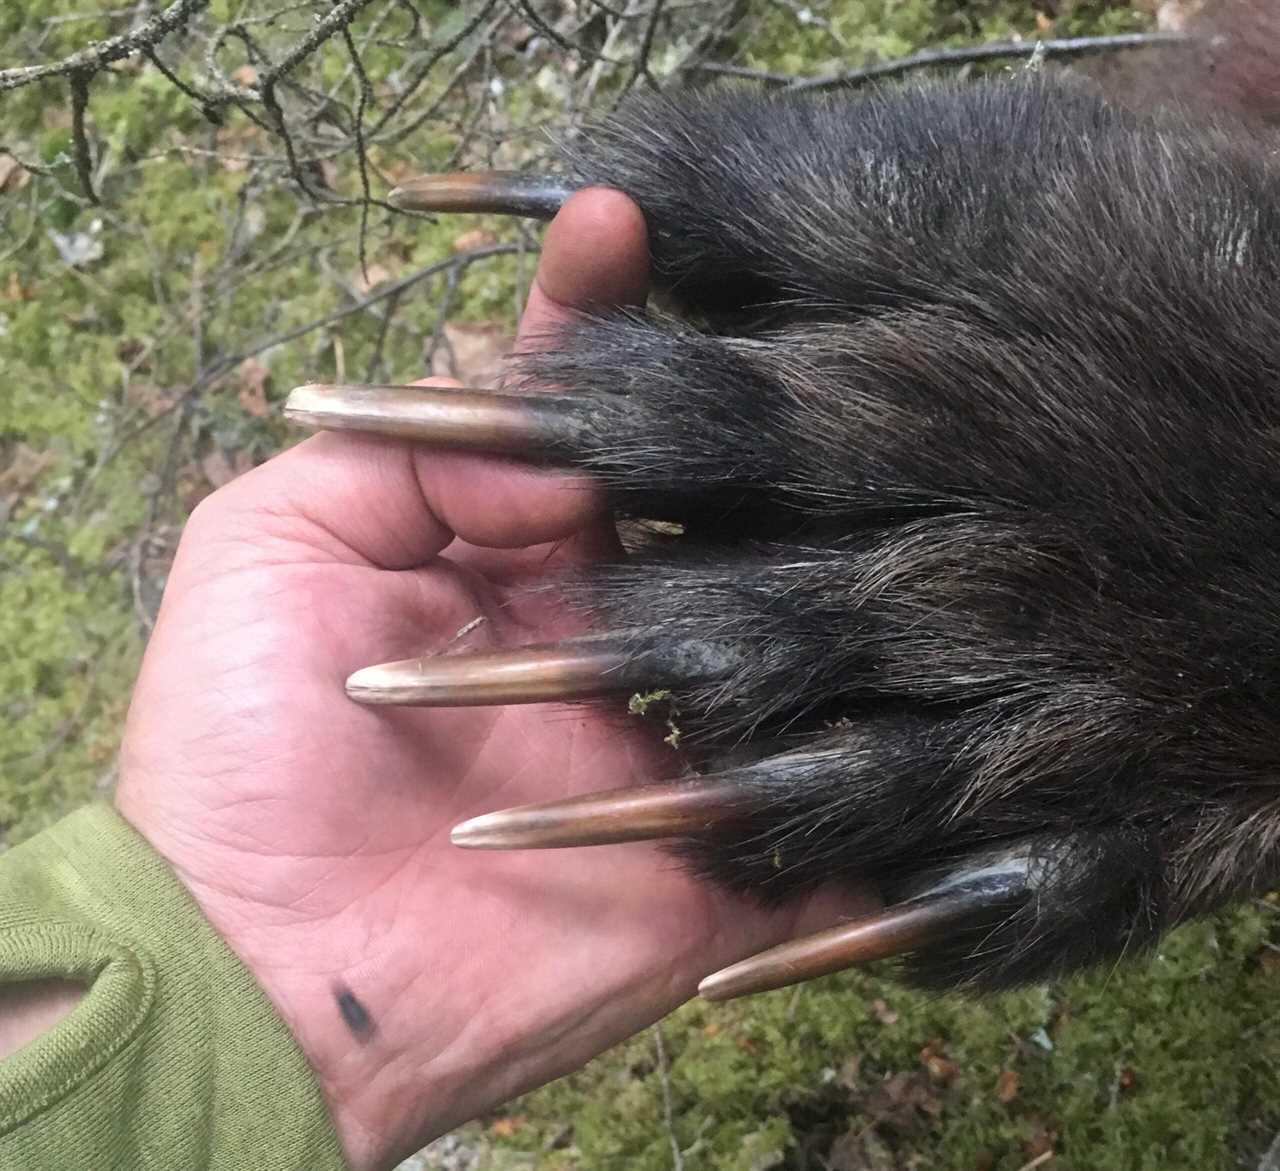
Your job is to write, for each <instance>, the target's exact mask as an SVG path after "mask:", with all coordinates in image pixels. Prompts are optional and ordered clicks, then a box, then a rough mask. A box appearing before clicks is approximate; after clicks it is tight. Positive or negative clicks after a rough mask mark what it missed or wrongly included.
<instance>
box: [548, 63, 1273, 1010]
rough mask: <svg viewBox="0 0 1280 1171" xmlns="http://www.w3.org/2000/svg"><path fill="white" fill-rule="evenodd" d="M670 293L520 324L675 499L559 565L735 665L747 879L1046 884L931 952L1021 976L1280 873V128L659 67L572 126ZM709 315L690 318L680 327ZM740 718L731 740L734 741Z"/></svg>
mask: <svg viewBox="0 0 1280 1171" xmlns="http://www.w3.org/2000/svg"><path fill="white" fill-rule="evenodd" d="M568 165H569V168H570V170H571V172H572V173H573V175H574V176H575V178H576V179H577V180H578V181H580V182H582V183H592V184H606V185H609V186H613V187H619V188H621V189H623V190H624V191H627V192H628V193H630V194H631V195H632V196H633V197H634V198H635V199H636V201H637V202H638V203H639V205H640V207H641V208H642V209H643V211H644V213H645V216H646V219H647V221H648V225H649V229H650V233H651V242H652V252H653V265H654V270H655V273H656V275H657V278H658V280H659V282H660V284H661V285H662V286H663V287H664V288H665V289H666V290H667V291H668V293H669V294H670V295H671V296H672V297H674V298H675V300H676V301H677V303H678V304H679V305H680V306H681V308H682V310H683V313H684V315H685V319H684V320H681V319H679V318H676V317H672V316H666V315H663V314H661V313H658V312H631V311H616V312H610V313H604V314H601V315H599V316H595V317H585V318H583V319H581V320H578V321H577V322H575V323H573V324H571V325H570V326H568V327H567V328H566V329H565V330H564V331H563V333H562V334H561V335H560V337H559V338H558V339H557V341H556V344H555V345H554V346H553V347H552V348H550V349H547V350H542V351H539V352H536V353H531V354H529V355H526V356H525V357H524V359H523V364H522V369H523V374H524V376H525V377H526V378H527V379H529V380H530V381H531V382H533V383H536V384H537V385H539V386H555V387H559V388H562V389H563V390H565V391H567V392H570V393H573V394H577V395H581V396H585V397H588V398H589V399H590V400H591V404H592V412H591V418H592V425H591V427H590V428H589V429H588V432H587V433H586V434H585V436H584V437H583V438H582V441H581V448H580V449H579V450H578V451H577V452H576V453H575V456H574V458H575V462H577V463H579V464H580V465H582V466H585V467H588V468H591V469H593V470H594V471H595V472H597V473H598V474H599V475H600V476H601V477H602V478H603V479H604V481H605V482H606V483H607V484H608V485H609V487H610V489H611V490H612V492H613V493H614V496H615V499H616V501H617V502H618V504H619V506H620V507H621V508H623V509H624V510H626V511H628V512H630V513H631V514H633V515H637V516H642V517H650V518H660V519H663V520H667V521H675V522H679V523H680V524H681V525H683V526H684V534H683V536H681V537H680V538H678V539H674V540H670V541H668V542H666V543H664V545H662V546H661V547H658V548H651V549H649V550H647V551H642V552H640V553H639V554H637V555H635V556H633V557H631V558H629V559H627V560H626V561H624V562H621V563H619V564H616V565H610V566H605V567H601V568H599V569H598V570H595V571H593V572H591V573H590V574H589V575H588V576H587V578H586V579H585V581H584V582H583V583H580V584H579V585H578V586H577V587H575V588H576V589H577V590H578V591H580V593H581V594H582V595H583V596H584V597H585V599H586V603H587V604H588V605H589V607H590V608H591V610H592V612H593V614H594V615H595V621H596V624H597V626H598V628H599V629H602V630H609V629H622V630H627V631H630V632H631V635H630V637H631V638H632V639H633V640H634V641H635V644H636V646H637V648H638V649H639V648H644V649H648V648H651V647H654V646H661V645H662V644H663V643H664V642H667V641H669V640H672V639H675V638H677V637H683V636H689V635H692V636H695V637H701V638H705V639H709V640H712V641H714V642H715V643H717V644H718V645H720V646H722V647H724V648H726V649H728V650H729V651H730V652H732V654H733V655H734V656H736V662H737V667H736V669H735V670H734V671H733V672H732V674H731V675H730V676H728V677H727V678H724V679H721V680H718V681H716V682H715V683H712V684H704V685H699V686H689V687H682V688H676V689H675V691H674V695H673V696H672V703H673V706H674V710H675V713H676V715H675V719H676V721H677V723H678V724H679V726H680V728H681V730H682V732H683V733H685V734H686V735H687V738H688V742H692V743H693V744H695V745H701V747H702V751H704V752H708V753H709V754H710V757H711V759H713V760H715V761H716V762H717V763H716V764H715V766H714V767H715V768H716V769H717V770H718V771H719V772H720V773H721V774H722V775H725V776H728V777H731V778H733V779H734V780H736V781H737V782H738V783H740V784H741V785H743V786H744V787H748V788H750V789H752V790H753V791H755V792H757V793H758V794H759V795H760V798H761V809H760V812H759V813H758V814H756V815H753V816H751V817H745V818H744V819H743V820H742V821H740V822H738V823H735V824H734V825H732V826H729V827H726V828H724V829H722V830H720V831H719V832H717V833H716V834H714V835H709V836H702V837H698V838H696V839H691V840H689V841H686V842H684V843H682V845H681V847H680V848H681V851H682V854H683V856H684V857H685V858H687V859H689V860H690V861H691V863H692V865H693V866H694V867H695V868H696V869H697V870H698V872H700V873H702V874H704V875H706V876H708V877H709V878H711V879H714V880H715V881H718V882H721V883H724V884H726V885H728V886H730V887H733V888H737V889H747V890H750V891H753V892H755V893H756V894H758V895H759V896H761V897H763V898H766V899H772V898H785V897H788V896H791V895H793V894H795V893H796V892H798V891H800V890H803V889H806V888H808V887H811V886H813V885H815V884H817V883H819V882H823V881H827V880H831V879H838V880H846V881H848V882H850V883H864V882H869V883H872V884H875V885H876V886H878V887H880V888H881V889H882V890H884V891H885V893H886V895H887V896H888V897H889V898H890V899H894V898H901V897H909V896H910V895H911V894H912V893H913V892H914V891H916V890H918V889H920V888H921V886H922V885H927V884H928V882H930V881H933V880H934V879H936V878H937V876H938V875H946V874H953V873H959V872H963V871H965V870H966V869H968V868H971V867H974V866H978V865H980V864H981V862H982V860H983V859H984V858H987V857H988V856H990V855H991V854H992V853H999V852H1001V851H1008V850H1017V851H1022V852H1024V853H1025V854H1026V855H1027V856H1028V857H1029V858H1030V859H1031V872H1032V874H1033V882H1032V884H1031V886H1032V891H1031V894H1030V896H1029V897H1028V898H1026V899H1025V900H1022V901H1019V902H1016V903H1011V904H1010V905H1009V906H1007V907H1002V908H996V909H995V910H994V911H993V914H992V915H991V916H990V917H989V918H988V919H987V920H985V921H983V922H981V923H976V924H975V925H974V929H973V930H972V931H971V932H968V933H965V934H962V935H960V936H957V937H956V938H955V939H953V940H951V941H950V942H949V943H948V944H946V945H945V946H938V947H935V948H931V949H928V950H926V951H925V952H923V953H921V954H919V955H917V956H916V957H915V958H914V960H913V961H912V962H913V969H912V971H913V973H914V975H915V977H916V978H917V979H919V980H921V981H924V982H927V983H932V984H942V985H955V984H968V985H973V986H979V987H988V988H990V987H999V986H1004V985H1007V984H1009V983H1013V982H1017V981H1022V980H1027V979H1039V978H1043V977H1046V976H1050V975H1053V974H1056V973H1059V972H1062V971H1065V970H1069V969H1073V968H1075V967H1078V966H1080V965H1084V964H1089V963H1094V962H1097V961H1100V960H1106V959H1112V958H1115V957H1117V956H1119V955H1121V954H1124V953H1126V952H1132V951H1135V950H1138V949H1140V948H1141V947H1143V946H1144V945H1147V944H1149V943H1150V942H1152V941H1153V940H1154V939H1156V938H1157V937H1158V936H1159V934H1160V932H1161V931H1163V930H1164V929H1166V928H1168V927H1170V926H1172V925H1174V924H1176V923H1178V922H1180V921H1182V920H1184V919H1186V918H1187V917H1189V916H1193V915H1196V914H1200V913H1203V912H1205V911H1207V910H1209V909H1212V908H1215V907H1218V906H1220V905H1222V904H1224V903H1226V902H1229V901H1230V900H1233V899H1238V898H1240V897H1243V896H1246V895H1248V894H1250V893H1253V892H1257V891H1260V890H1263V889H1265V888H1266V887H1267V886H1268V885H1270V884H1271V883H1273V882H1274V881H1275V880H1276V879H1277V877H1280V161H1278V159H1277V155H1276V154H1275V152H1274V150H1273V148H1272V147H1271V145H1269V144H1268V142H1267V141H1266V139H1264V138H1261V137H1257V136H1255V135H1254V134H1253V133H1251V132H1249V131H1246V130H1245V129H1244V128H1243V126H1236V125H1234V124H1231V123H1225V122H1224V123H1222V124H1217V125H1214V124H1211V123H1209V122H1206V121H1204V120H1202V119H1199V118H1196V119H1192V118H1190V117H1184V116H1182V115H1180V114H1178V113H1177V112H1173V111H1169V110H1164V111H1161V112H1159V113H1150V114H1144V113H1140V112H1135V111H1133V110H1132V109H1126V108H1123V107H1121V106H1119V105H1112V104H1109V103H1108V102H1107V101H1105V100H1103V99H1102V98H1101V97H1100V96H1098V94H1097V93H1096V92H1095V90H1094V89H1093V88H1092V86H1091V85H1089V84H1086V83H1083V82H1080V81H1073V80H1071V79H1070V78H1068V77H1065V76H1061V75H1057V74H1051V73H1048V72H1044V73H1030V72H1023V73H1021V74H1020V75H1018V76H1016V77H1013V78H1011V79H1007V80H1000V81H987V82H983V83H970V84H943V83H934V84H926V85H918V84H915V85H909V86H903V87H900V88H894V89H888V90H883V91H878V92H874V93H866V94H859V95H853V96H849V95H837V96H816V97H815V96H798V95H795V96H789V95H787V94H777V95H771V94H765V93H760V92H757V91H754V90H749V89H729V90H719V91H714V92H702V93H684V94H680V95H677V96H672V97H662V96H658V97H647V98H642V99H639V100H634V101H631V102H629V103H628V104H626V105H625V106H624V107H623V108H622V109H621V110H620V111H619V112H618V113H617V114H616V115H615V116H614V117H612V118H611V119H610V120H609V121H607V122H606V123H604V124H603V125H602V126H599V127H597V128H595V130H594V131H592V132H590V133H588V134H586V135H584V136H583V137H582V138H581V139H580V140H579V141H578V143H577V144H576V145H575V146H574V147H573V148H572V149H571V150H570V152H569V158H568ZM690 322H693V323H695V324H690ZM717 754H719V755H718V756H717Z"/></svg>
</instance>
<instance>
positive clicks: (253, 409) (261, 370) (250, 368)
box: [236, 358, 271, 419]
mask: <svg viewBox="0 0 1280 1171" xmlns="http://www.w3.org/2000/svg"><path fill="white" fill-rule="evenodd" d="M236 379H237V384H238V386H239V392H238V393H237V395H236V397H237V398H238V399H239V400H240V406H241V407H242V408H243V409H244V412H245V414H246V415H252V416H253V417H254V418H255V419H265V418H266V417H267V415H269V414H270V413H271V408H270V407H269V406H268V405H267V368H266V367H265V366H264V365H263V364H262V363H261V362H259V361H258V359H257V358H246V359H245V360H244V361H243V362H241V363H240V369H239V370H238V371H237V372H236Z"/></svg>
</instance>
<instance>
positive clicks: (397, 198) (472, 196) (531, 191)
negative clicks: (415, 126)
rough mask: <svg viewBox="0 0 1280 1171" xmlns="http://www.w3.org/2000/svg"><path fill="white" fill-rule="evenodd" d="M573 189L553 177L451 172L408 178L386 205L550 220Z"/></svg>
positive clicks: (514, 173)
mask: <svg viewBox="0 0 1280 1171" xmlns="http://www.w3.org/2000/svg"><path fill="white" fill-rule="evenodd" d="M575 190H576V188H575V187H574V186H573V185H572V184H571V183H568V182H566V181H565V180H564V179H558V178H556V177H555V176H554V175H528V174H525V173H523V172H520V171H453V172H451V173H449V174H444V175H422V176H420V177H419V178H416V179H410V180H409V181H408V182H407V183H402V184H401V185H400V186H399V187H397V188H395V189H394V190H393V191H392V192H391V193H390V194H389V195H388V196H387V202H388V203H390V204H392V205H393V206H394V207H399V208H403V209H404V210H405V211H460V212H493V213H495V214H497V215H514V216H525V217H527V218H529V219H535V220H549V219H551V217H552V216H554V215H555V214H556V212H558V211H559V210H560V208H561V205H563V203H564V201H565V200H566V199H568V198H569V196H570V195H572V194H573V193H574V191H575Z"/></svg>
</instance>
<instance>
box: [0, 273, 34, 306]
mask: <svg viewBox="0 0 1280 1171" xmlns="http://www.w3.org/2000/svg"><path fill="white" fill-rule="evenodd" d="M35 296H36V287H35V285H24V284H23V283H22V278H21V277H20V276H19V275H18V273H17V270H16V269H15V270H14V271H12V272H10V273H9V279H8V280H7V281H5V286H4V299H5V300H6V301H34V300H35Z"/></svg>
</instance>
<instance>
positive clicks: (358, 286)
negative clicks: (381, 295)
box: [351, 264, 395, 297]
mask: <svg viewBox="0 0 1280 1171" xmlns="http://www.w3.org/2000/svg"><path fill="white" fill-rule="evenodd" d="M394 276H395V274H394V273H393V272H392V271H391V270H390V269H389V268H388V267H387V266H386V265H385V264H371V265H369V267H368V268H367V269H359V268H358V269H356V271H355V272H353V273H352V274H351V287H352V288H353V289H355V291H356V292H357V293H359V294H360V296H362V297H367V296H368V295H369V294H370V293H372V292H373V290H374V289H376V288H377V287H378V286H379V285H383V284H386V282H387V281H389V280H391V279H392V278H393V277H394Z"/></svg>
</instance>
